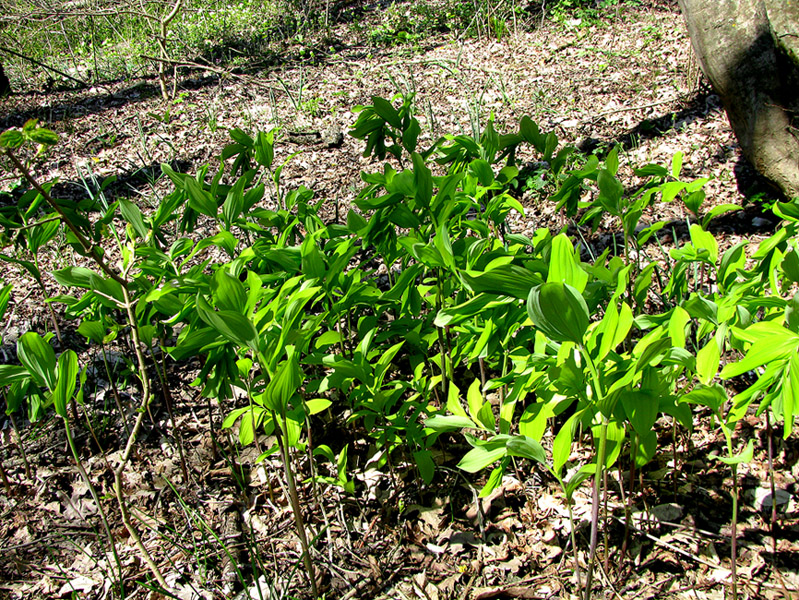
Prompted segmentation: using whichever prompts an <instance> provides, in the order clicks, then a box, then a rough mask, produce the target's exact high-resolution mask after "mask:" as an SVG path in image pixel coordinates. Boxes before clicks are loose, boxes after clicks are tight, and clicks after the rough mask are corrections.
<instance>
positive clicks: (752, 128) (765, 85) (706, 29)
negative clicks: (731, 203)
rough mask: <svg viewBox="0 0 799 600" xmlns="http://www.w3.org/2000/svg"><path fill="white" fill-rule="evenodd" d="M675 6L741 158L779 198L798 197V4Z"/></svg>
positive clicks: (705, 0) (713, 1) (685, 0)
mask: <svg viewBox="0 0 799 600" xmlns="http://www.w3.org/2000/svg"><path fill="white" fill-rule="evenodd" d="M679 4H680V8H681V9H682V12H683V15H684V17H685V21H686V24H687V26H688V33H689V35H690V36H691V43H692V45H693V47H694V51H695V53H696V56H697V58H698V59H699V63H700V65H701V67H702V70H703V71H704V73H705V75H706V76H707V78H708V79H709V80H710V83H711V84H712V85H713V87H714V89H715V90H716V92H717V93H718V94H719V96H720V97H721V99H722V101H723V103H724V107H725V108H726V110H727V115H728V117H729V120H730V124H731V125H732V128H733V130H734V131H735V134H736V136H737V137H738V141H739V143H740V144H741V149H742V150H743V153H744V156H746V158H747V159H748V160H749V161H750V162H751V163H752V164H753V165H754V166H755V168H756V169H757V170H758V171H759V172H760V173H761V174H762V175H764V176H765V177H767V178H768V179H769V180H771V181H772V182H774V183H775V184H776V185H777V186H778V187H779V188H780V189H781V190H782V192H783V193H784V194H785V195H787V196H789V197H794V196H799V128H797V126H799V120H797V118H798V117H799V3H796V2H786V1H785V0H679Z"/></svg>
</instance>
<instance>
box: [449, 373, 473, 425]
mask: <svg viewBox="0 0 799 600" xmlns="http://www.w3.org/2000/svg"><path fill="white" fill-rule="evenodd" d="M460 394H461V392H460V390H459V389H458V386H457V385H455V384H454V383H453V382H451V381H450V382H449V390H448V391H447V410H448V411H449V412H451V413H452V414H453V415H456V416H458V417H463V418H464V419H468V418H469V416H468V415H467V414H466V411H465V410H464V409H463V406H461V399H460Z"/></svg>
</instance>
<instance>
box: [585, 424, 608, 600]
mask: <svg viewBox="0 0 799 600" xmlns="http://www.w3.org/2000/svg"><path fill="white" fill-rule="evenodd" d="M607 439H608V421H607V419H606V418H605V417H604V416H603V417H602V425H601V426H600V429H599V449H598V451H597V464H596V470H595V471H594V496H593V499H592V502H591V546H590V550H589V561H588V571H587V572H586V575H585V600H590V598H591V583H592V581H593V576H594V562H595V561H596V547H597V542H598V541H599V497H600V487H601V485H602V476H603V474H604V471H605V469H604V466H605V451H606V448H607Z"/></svg>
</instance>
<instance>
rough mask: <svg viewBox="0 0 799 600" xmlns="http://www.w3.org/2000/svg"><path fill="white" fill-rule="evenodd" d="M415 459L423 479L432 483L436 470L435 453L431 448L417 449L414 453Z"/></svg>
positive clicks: (427, 482)
mask: <svg viewBox="0 0 799 600" xmlns="http://www.w3.org/2000/svg"><path fill="white" fill-rule="evenodd" d="M413 460H414V462H415V463H416V467H417V468H418V469H419V475H421V477H422V481H424V482H425V483H426V484H430V483H431V482H432V481H433V476H434V475H435V471H436V463H435V462H433V453H432V452H431V451H430V450H417V451H416V452H414V453H413Z"/></svg>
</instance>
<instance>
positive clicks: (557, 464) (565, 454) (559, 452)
mask: <svg viewBox="0 0 799 600" xmlns="http://www.w3.org/2000/svg"><path fill="white" fill-rule="evenodd" d="M581 416H582V413H580V412H578V413H575V414H573V415H572V416H571V417H569V418H568V420H567V421H566V422H565V423H564V424H563V425H562V426H561V428H560V431H558V433H557V434H556V435H555V440H554V442H553V443H552V469H553V471H554V472H555V473H557V474H558V475H559V474H560V472H561V471H562V470H563V466H564V465H565V464H566V461H568V460H569V456H571V452H572V442H573V441H574V429H575V426H576V425H577V422H578V420H579V418H580V417H581Z"/></svg>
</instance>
